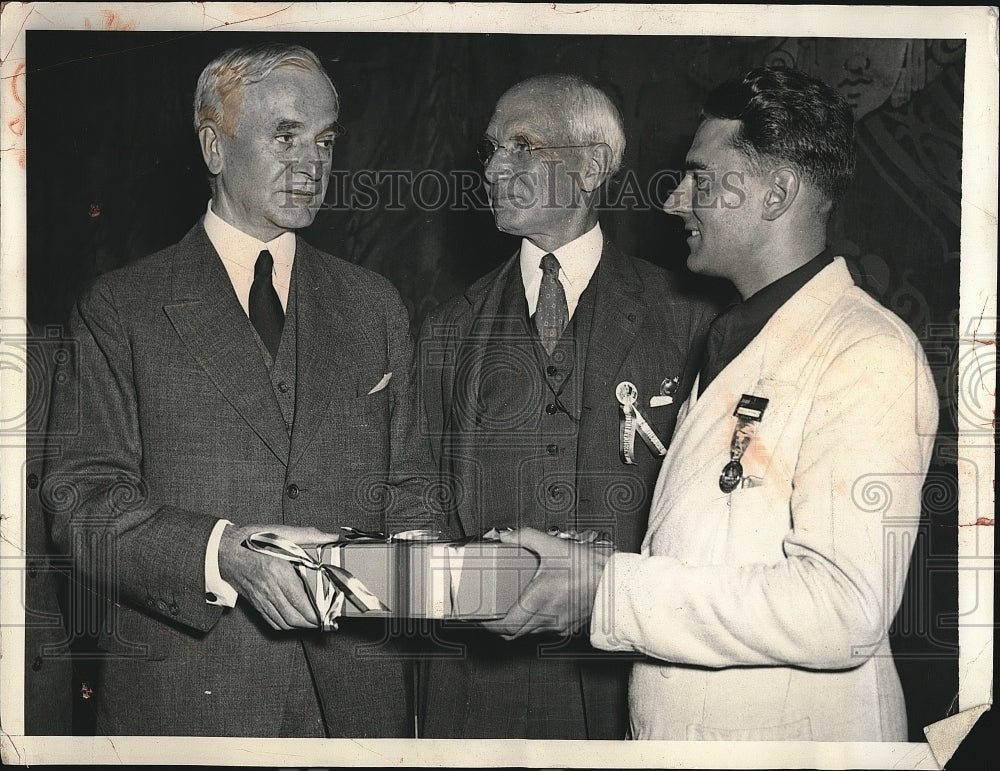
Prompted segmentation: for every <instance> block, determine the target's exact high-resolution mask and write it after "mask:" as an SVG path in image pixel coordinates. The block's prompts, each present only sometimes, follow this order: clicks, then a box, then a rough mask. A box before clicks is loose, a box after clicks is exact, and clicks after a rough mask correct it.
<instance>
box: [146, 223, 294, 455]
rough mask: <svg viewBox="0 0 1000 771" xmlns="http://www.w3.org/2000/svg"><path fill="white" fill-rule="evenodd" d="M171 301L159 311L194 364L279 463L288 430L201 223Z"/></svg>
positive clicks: (176, 274)
mask: <svg viewBox="0 0 1000 771" xmlns="http://www.w3.org/2000/svg"><path fill="white" fill-rule="evenodd" d="M181 247H182V249H183V253H184V255H185V256H184V258H183V260H181V261H178V262H177V263H176V264H175V267H174V271H173V279H172V283H173V289H172V296H173V301H172V302H171V303H169V304H167V305H165V306H164V308H163V310H164V312H165V313H166V314H167V316H168V317H169V318H170V321H171V323H172V324H173V326H174V329H175V330H176V331H177V334H178V336H179V337H180V338H181V340H183V341H184V344H185V345H186V346H187V348H188V350H189V351H190V352H191V355H192V356H193V357H194V358H195V360H196V361H197V362H198V363H199V364H200V365H201V367H202V368H203V369H204V370H205V373H206V374H207V375H208V376H209V378H211V380H212V382H213V383H215V386H216V387H217V388H218V389H219V391H220V392H221V393H222V395H223V396H225V398H226V399H227V400H228V401H229V403H230V404H232V405H233V408H234V409H235V410H236V411H237V412H238V413H239V414H240V416H241V417H242V418H243V419H244V420H245V421H246V422H247V424H248V425H249V426H250V427H251V428H252V429H253V430H254V432H255V433H256V434H257V436H259V437H260V439H261V441H262V442H264V444H265V445H267V447H268V448H269V449H270V450H271V452H273V453H274V455H275V457H277V458H278V460H280V461H281V462H282V463H285V462H287V460H288V432H287V430H286V428H285V422H284V419H283V418H282V416H281V409H280V407H279V406H278V402H277V399H276V398H275V396H274V389H273V388H272V387H271V381H270V379H269V377H268V373H267V366H266V365H265V364H264V359H263V357H262V355H261V352H260V348H258V346H257V343H256V341H255V340H254V336H253V335H254V332H253V328H252V327H251V326H250V320H249V319H248V318H247V317H246V314H245V313H244V312H243V308H242V307H241V306H240V303H239V300H238V299H237V298H236V293H235V292H234V291H233V286H232V283H231V282H230V280H229V275H228V274H227V273H226V269H225V267H224V266H223V264H222V260H221V259H220V258H219V255H218V254H217V253H216V252H215V249H214V248H213V247H212V244H211V242H210V241H209V240H208V236H207V235H206V234H205V229H204V227H203V226H202V224H201V223H199V224H198V225H196V226H195V227H194V228H193V229H192V230H191V231H190V232H189V233H188V234H187V236H185V237H184V240H183V241H182V242H181Z"/></svg>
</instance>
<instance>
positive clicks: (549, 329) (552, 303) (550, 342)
mask: <svg viewBox="0 0 1000 771" xmlns="http://www.w3.org/2000/svg"><path fill="white" fill-rule="evenodd" d="M539 267H540V268H541V269H542V284H541V286H540V287H539V288H538V305H537V307H536V308H535V328H536V329H538V336H539V337H540V338H541V341H542V347H543V348H544V349H545V351H546V353H548V354H549V355H550V356H551V355H552V352H553V351H554V350H555V348H556V344H557V343H558V342H559V338H560V336H561V335H562V333H563V330H564V329H565V328H566V322H567V320H568V319H569V310H568V308H567V305H566V291H565V290H564V289H563V287H562V284H560V283H559V260H557V259H556V256H555V255H554V254H546V255H545V256H544V257H542V261H541V263H539Z"/></svg>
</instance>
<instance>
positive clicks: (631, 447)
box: [615, 380, 667, 466]
mask: <svg viewBox="0 0 1000 771" xmlns="http://www.w3.org/2000/svg"><path fill="white" fill-rule="evenodd" d="M615 396H616V397H617V398H618V402H619V403H620V404H621V406H622V414H623V420H622V429H621V457H622V462H624V463H626V464H628V465H630V466H634V465H636V463H635V432H636V430H638V431H639V436H641V437H642V440H643V441H644V442H645V443H646V445H647V446H648V447H649V449H650V450H651V451H652V452H653V453H654V454H655V455H658V456H660V457H663V456H664V455H666V454H667V448H666V447H665V446H664V445H663V442H661V441H660V437H658V436H657V435H656V432H655V431H653V428H652V426H650V425H649V423H647V422H646V419H645V418H644V417H643V416H642V413H641V412H640V411H639V409H638V408H637V407H636V406H635V405H636V402H637V401H638V400H639V389H637V388H636V387H635V385H634V384H633V383H630V382H629V381H628V380H623V381H622V382H621V383H619V384H618V387H617V388H616V389H615Z"/></svg>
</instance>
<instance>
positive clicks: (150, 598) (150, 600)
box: [146, 597, 156, 608]
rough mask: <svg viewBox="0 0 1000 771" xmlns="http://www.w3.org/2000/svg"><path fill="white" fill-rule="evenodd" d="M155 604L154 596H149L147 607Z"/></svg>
mask: <svg viewBox="0 0 1000 771" xmlns="http://www.w3.org/2000/svg"><path fill="white" fill-rule="evenodd" d="M154 605H156V603H155V602H153V598H152V597H147V598H146V607H147V608H152V607H153V606H154Z"/></svg>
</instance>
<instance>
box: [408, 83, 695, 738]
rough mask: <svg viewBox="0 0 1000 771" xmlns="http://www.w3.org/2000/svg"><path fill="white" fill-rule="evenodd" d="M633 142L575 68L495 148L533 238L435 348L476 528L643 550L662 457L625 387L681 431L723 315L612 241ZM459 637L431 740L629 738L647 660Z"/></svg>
mask: <svg viewBox="0 0 1000 771" xmlns="http://www.w3.org/2000/svg"><path fill="white" fill-rule="evenodd" d="M624 150H625V135H624V128H623V124H622V119H621V116H620V114H619V112H618V110H617V109H616V108H615V106H614V105H613V104H612V102H611V100H610V99H609V98H608V97H607V95H606V94H604V93H603V92H602V91H600V90H599V89H597V88H595V87H594V86H593V85H591V84H589V83H587V82H586V81H584V80H583V79H581V78H579V77H575V76H571V75H546V76H541V77H535V78H531V79H529V80H526V81H524V82H522V83H519V84H517V85H515V86H514V87H513V88H511V89H510V90H509V91H507V92H506V93H505V94H504V95H503V96H502V97H501V99H500V101H499V102H498V104H497V106H496V110H495V112H494V113H493V117H492V119H491V121H490V123H489V126H488V128H487V130H486V134H485V136H484V137H483V139H482V140H481V142H480V145H479V156H480V160H481V161H482V162H483V164H484V165H485V174H486V182H487V185H488V188H489V193H490V200H491V204H492V208H493V213H494V216H495V220H496V226H497V227H498V228H499V229H500V230H502V231H503V232H505V233H510V234H511V235H515V236H519V237H520V239H521V243H520V247H519V249H518V251H517V252H516V253H515V254H514V255H513V256H512V257H511V258H510V259H509V260H508V261H506V262H505V263H504V264H503V265H501V266H500V267H499V268H498V269H497V270H495V271H493V272H492V273H490V274H488V275H487V276H485V277H483V278H482V279H480V280H479V281H477V282H476V283H475V284H473V285H472V286H471V287H469V289H468V290H466V291H465V292H464V293H463V294H462V295H459V296H458V297H455V298H453V299H452V300H450V301H449V302H447V303H445V304H444V305H443V306H441V307H440V308H438V309H437V310H436V311H434V312H433V313H431V314H430V316H429V317H428V318H427V319H426V320H425V323H424V328H423V330H422V335H421V340H420V344H419V353H418V355H419V357H420V361H421V370H422V371H421V388H422V392H423V399H424V407H425V410H426V413H427V419H428V424H429V427H430V430H431V435H432V440H437V441H436V446H435V448H436V451H437V460H438V461H439V464H440V468H441V470H442V473H443V476H444V479H445V480H446V482H447V483H448V484H449V485H450V487H451V492H452V503H453V509H452V512H451V513H452V514H453V516H454V519H455V522H456V524H457V525H458V527H459V528H460V530H461V531H462V532H463V533H464V534H465V535H467V536H471V535H476V534H479V533H482V532H483V531H485V530H487V529H489V528H492V527H506V526H511V527H518V526H524V525H528V524H531V526H533V527H536V528H539V529H542V530H548V529H550V528H557V529H558V530H559V531H562V532H564V533H567V534H568V533H570V532H571V531H577V532H579V533H583V532H584V531H589V532H590V533H591V534H593V533H595V532H600V533H606V534H607V535H608V536H609V537H610V538H612V539H613V540H614V542H615V544H616V546H617V547H618V548H619V549H621V550H625V551H638V549H639V545H640V542H641V540H642V535H643V533H644V531H645V526H646V518H647V514H648V511H649V503H650V497H651V495H652V492H653V483H654V481H655V479H656V474H657V471H658V470H659V468H660V461H661V457H660V455H659V452H660V450H659V449H657V448H656V447H655V446H653V445H654V443H653V442H652V441H650V445H651V446H647V444H646V442H647V441H649V440H648V439H644V438H642V436H637V434H636V432H635V431H632V432H629V431H627V430H626V428H627V427H626V426H625V423H626V421H625V420H624V417H625V415H624V411H623V406H622V404H621V402H620V401H619V398H618V397H617V396H616V391H617V390H618V389H619V386H620V385H621V384H623V383H630V384H631V385H632V387H633V388H634V390H635V393H636V400H635V402H634V404H633V405H632V406H633V407H634V409H635V410H636V411H637V412H638V413H639V414H641V416H642V420H643V424H644V425H645V426H646V428H647V429H648V430H649V431H650V432H651V433H655V435H656V437H657V439H658V440H659V441H660V442H662V443H664V444H665V443H668V442H669V440H670V436H671V434H672V433H673V428H674V421H675V419H676V414H677V408H678V406H679V405H680V403H681V402H683V400H684V397H685V396H686V395H687V393H688V391H689V390H690V388H691V383H692V381H693V379H694V376H695V374H696V372H697V363H696V361H695V359H694V356H693V353H692V352H693V351H694V350H695V349H696V348H697V347H698V346H699V344H700V342H701V340H702V338H703V334H704V331H705V329H706V327H707V323H708V321H709V320H710V318H711V314H710V311H709V308H708V307H707V306H706V305H705V304H702V303H700V302H696V301H694V300H692V299H689V298H686V297H682V296H681V295H680V293H679V291H678V289H677V287H676V286H675V283H674V281H673V279H672V278H671V277H670V276H669V275H668V274H667V273H666V272H664V271H663V270H661V269H659V268H656V267H654V266H652V265H650V264H648V263H645V262H642V261H640V260H636V259H634V258H632V257H629V256H626V255H624V254H622V253H621V252H620V251H619V250H618V249H617V248H616V247H615V245H614V244H613V243H612V242H611V241H610V240H609V239H607V238H606V237H605V235H604V234H603V233H602V231H601V226H600V224H599V222H598V209H597V200H598V196H599V193H600V191H601V188H602V187H603V186H604V185H605V184H606V183H607V181H608V179H609V178H610V177H611V176H612V175H613V174H614V173H615V172H616V171H617V170H618V168H619V167H620V165H621V162H622V155H623V153H624ZM631 425H632V427H633V428H634V426H635V422H634V421H633V422H632V424H631ZM609 512H613V513H612V514H609ZM442 634H444V635H446V636H447V637H448V639H450V640H452V641H453V642H455V643H458V644H460V645H462V646H464V652H463V653H462V654H461V656H462V658H460V659H450V660H442V659H435V660H432V661H431V662H430V663H429V664H428V667H427V670H426V676H425V677H424V683H425V685H424V691H425V694H424V695H425V696H426V701H425V703H424V705H423V708H424V715H425V719H424V732H423V735H424V736H427V737H469V738H477V737H478V738H537V739H586V738H592V739H616V738H622V737H623V736H624V735H625V729H626V725H627V707H626V701H625V691H626V678H627V671H628V664H629V661H628V660H626V659H621V658H614V657H611V656H608V655H607V654H601V653H599V652H597V651H595V650H594V649H592V648H591V647H590V646H589V645H588V643H587V640H586V638H585V637H581V638H575V639H571V640H569V641H566V640H560V639H559V638H556V637H554V636H553V637H552V639H551V640H541V641H539V640H538V639H532V640H530V641H528V642H525V641H516V642H513V643H510V642H505V641H502V640H499V639H498V638H497V637H496V636H494V635H491V634H489V633H487V632H485V631H484V630H482V629H476V630H475V631H463V632H461V633H460V632H452V631H449V630H444V631H443V632H442ZM418 706H419V704H418Z"/></svg>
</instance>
